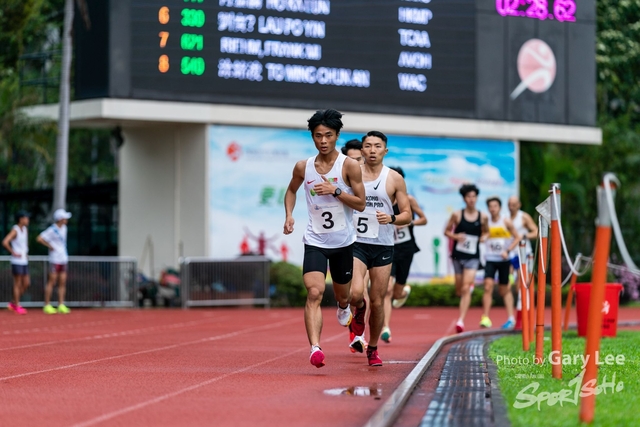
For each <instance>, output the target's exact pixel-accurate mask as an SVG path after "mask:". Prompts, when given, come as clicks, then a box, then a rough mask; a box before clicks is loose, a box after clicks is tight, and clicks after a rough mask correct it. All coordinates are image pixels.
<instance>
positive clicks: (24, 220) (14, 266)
mask: <svg viewBox="0 0 640 427" xmlns="http://www.w3.org/2000/svg"><path fill="white" fill-rule="evenodd" d="M2 246H4V248H5V249H6V250H8V251H9V253H10V254H11V274H12V275H13V301H11V302H10V303H9V306H8V307H9V310H11V311H13V312H14V313H16V314H27V310H26V309H25V308H24V307H22V306H21V305H20V297H21V296H22V295H23V294H24V292H25V291H26V290H27V288H28V287H29V285H30V284H31V280H30V277H29V260H28V255H29V213H28V212H26V211H19V212H18V213H16V224H15V225H14V226H13V227H12V228H11V231H9V234H7V235H6V236H5V238H4V239H3V240H2Z"/></svg>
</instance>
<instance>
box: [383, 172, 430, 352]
mask: <svg viewBox="0 0 640 427" xmlns="http://www.w3.org/2000/svg"><path fill="white" fill-rule="evenodd" d="M390 169H393V170H394V171H396V172H398V173H399V174H400V176H402V178H404V171H403V170H402V168H401V167H391V168H390ZM407 197H409V205H410V206H411V212H412V216H413V217H414V218H415V217H416V216H417V217H418V218H416V219H413V220H412V221H411V222H410V223H409V226H396V229H395V233H394V241H393V243H394V246H393V264H392V265H391V277H389V285H388V286H387V293H386V294H385V296H384V326H383V328H382V335H380V338H381V339H382V341H384V342H386V343H390V342H391V328H390V324H391V308H392V306H393V308H400V307H402V306H403V305H404V303H405V302H406V301H407V298H409V294H410V293H411V286H409V285H407V278H408V277H409V269H410V268H411V262H412V261H413V255H414V254H415V253H417V252H419V251H420V248H419V247H418V245H417V244H416V239H415V237H414V235H413V227H414V226H420V225H427V217H426V216H425V214H424V212H423V211H422V208H420V205H419V204H418V201H417V200H416V198H415V197H413V196H412V195H411V194H408V195H407ZM393 213H394V214H396V215H398V214H399V213H400V210H399V209H398V204H397V203H396V204H395V205H393ZM392 300H393V302H392Z"/></svg>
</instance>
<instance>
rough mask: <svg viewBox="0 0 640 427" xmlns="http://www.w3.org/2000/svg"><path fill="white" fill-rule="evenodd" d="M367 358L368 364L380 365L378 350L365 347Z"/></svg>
mask: <svg viewBox="0 0 640 427" xmlns="http://www.w3.org/2000/svg"><path fill="white" fill-rule="evenodd" d="M367 359H368V360H369V366H382V359H380V356H378V350H377V349H376V350H371V349H369V348H368V349H367Z"/></svg>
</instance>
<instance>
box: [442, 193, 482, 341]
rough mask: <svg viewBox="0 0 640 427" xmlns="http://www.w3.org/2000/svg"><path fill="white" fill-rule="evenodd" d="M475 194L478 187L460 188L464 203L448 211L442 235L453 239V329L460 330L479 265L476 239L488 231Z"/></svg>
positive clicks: (462, 327)
mask: <svg viewBox="0 0 640 427" xmlns="http://www.w3.org/2000/svg"><path fill="white" fill-rule="evenodd" d="M479 193H480V190H479V189H478V187H476V186H475V185H474V184H464V185H463V186H462V187H460V195H461V196H462V198H463V199H464V203H465V205H466V206H465V208H464V209H461V210H459V211H455V212H453V213H452V214H451V218H449V222H448V223H447V225H446V227H445V229H444V235H445V236H447V237H448V238H450V239H452V240H454V245H453V251H452V253H451V258H452V261H453V271H454V273H455V279H456V293H457V294H458V295H459V296H460V317H459V318H458V321H457V322H456V332H462V331H464V318H465V316H466V315H467V311H468V310H469V305H470V304H471V287H472V286H473V284H474V282H475V278H476V272H477V271H478V267H479V266H480V242H483V241H484V240H485V239H486V237H487V236H488V234H489V227H488V225H487V224H488V219H487V215H486V214H484V213H482V212H480V211H479V210H477V209H476V202H477V201H478V194H479ZM452 230H453V231H452Z"/></svg>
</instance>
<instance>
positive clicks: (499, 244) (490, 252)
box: [485, 215, 513, 262]
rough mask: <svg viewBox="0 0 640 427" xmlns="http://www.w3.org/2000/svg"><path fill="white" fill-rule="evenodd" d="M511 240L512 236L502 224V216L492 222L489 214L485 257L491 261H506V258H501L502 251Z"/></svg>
mask: <svg viewBox="0 0 640 427" xmlns="http://www.w3.org/2000/svg"><path fill="white" fill-rule="evenodd" d="M512 240H513V237H512V236H511V233H509V230H507V227H506V226H505V224H504V218H502V217H500V219H498V220H497V221H495V222H494V221H493V220H492V219H491V215H489V238H488V239H487V242H486V243H485V246H486V247H485V249H486V250H485V259H486V260H487V261H491V262H500V261H508V260H509V259H508V258H507V259H505V258H502V252H504V251H506V250H507V248H508V247H509V245H510V244H511V241H512Z"/></svg>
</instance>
